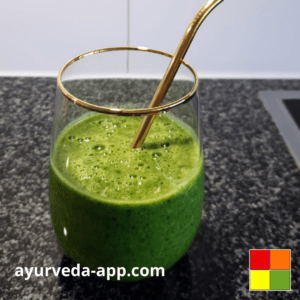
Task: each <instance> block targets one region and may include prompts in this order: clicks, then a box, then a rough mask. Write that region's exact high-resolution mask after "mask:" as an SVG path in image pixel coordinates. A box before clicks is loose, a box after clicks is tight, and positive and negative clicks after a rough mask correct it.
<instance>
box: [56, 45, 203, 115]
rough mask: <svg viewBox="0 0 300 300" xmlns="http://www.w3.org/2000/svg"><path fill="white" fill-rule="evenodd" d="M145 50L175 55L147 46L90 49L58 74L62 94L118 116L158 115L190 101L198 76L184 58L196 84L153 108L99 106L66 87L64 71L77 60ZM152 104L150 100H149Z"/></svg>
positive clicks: (94, 109)
mask: <svg viewBox="0 0 300 300" xmlns="http://www.w3.org/2000/svg"><path fill="white" fill-rule="evenodd" d="M128 50H129V51H143V52H151V53H155V54H160V55H163V56H166V57H169V58H172V57H173V55H171V54H169V53H166V52H163V51H159V50H154V49H149V48H147V47H110V48H102V49H97V50H93V51H89V52H86V53H83V54H80V55H78V56H76V57H74V58H72V59H71V60H69V61H68V62H67V63H66V64H65V65H64V66H63V67H62V68H61V69H60V71H59V73H58V76H57V84H58V87H59V89H60V91H61V92H62V94H63V95H64V96H65V98H66V99H67V100H69V101H71V102H72V103H73V104H75V105H77V106H80V107H82V108H86V109H88V110H90V111H95V112H99V113H105V114H110V115H118V116H146V115H156V114H159V113H161V112H164V111H167V110H169V109H171V108H174V107H176V106H178V105H181V104H183V103H186V102H188V101H189V100H190V99H191V98H192V97H193V96H194V95H195V93H196V91H197V87H198V76H197V73H196V72H195V70H194V69H193V68H192V67H191V66H190V65H189V64H188V63H187V62H185V61H184V60H182V59H181V60H180V64H183V65H184V66H186V67H187V68H188V69H189V70H190V71H191V73H192V74H193V75H194V86H193V87H192V89H191V90H190V91H189V92H188V93H187V94H186V95H185V96H184V97H182V98H180V99H178V100H175V101H173V102H171V103H168V104H165V105H160V106H156V107H152V108H139V109H122V108H111V107H110V108H109V107H104V106H98V105H95V104H91V103H88V102H86V101H83V100H80V99H78V98H77V97H75V96H74V95H72V94H71V93H69V92H68V91H67V90H66V88H65V87H64V85H63V83H62V80H61V77H62V75H63V73H64V71H65V70H66V69H67V68H68V67H69V66H70V65H72V64H73V63H75V62H76V61H78V60H80V59H82V58H84V57H86V56H89V55H93V54H98V53H104V52H110V51H128ZM149 104H150V102H149Z"/></svg>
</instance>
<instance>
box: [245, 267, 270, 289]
mask: <svg viewBox="0 0 300 300" xmlns="http://www.w3.org/2000/svg"><path fill="white" fill-rule="evenodd" d="M251 290H270V271H264V270H250V291H251Z"/></svg>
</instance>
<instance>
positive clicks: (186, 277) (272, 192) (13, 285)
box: [0, 77, 300, 300]
mask: <svg viewBox="0 0 300 300" xmlns="http://www.w3.org/2000/svg"><path fill="white" fill-rule="evenodd" d="M278 89H282V90H299V89H300V81H299V80H208V79H207V80H201V81H200V87H199V94H200V96H201V99H202V102H201V115H202V125H203V143H204V155H205V157H204V159H205V162H204V167H205V198H204V208H203V217H202V220H201V222H200V226H199V230H198V233H197V235H196V238H195V240H194V243H193V244H192V246H191V248H190V249H189V251H188V252H187V254H186V255H185V256H184V257H183V258H182V259H181V260H180V261H179V262H178V263H177V264H176V265H175V266H173V267H172V268H171V269H170V270H168V271H167V272H166V276H165V277H163V278H152V279H147V280H143V281H140V282H134V283H121V282H111V281H106V280H103V279H99V278H97V277H64V276H62V275H61V274H60V275H59V276H58V277H56V276H54V274H53V273H51V274H50V275H49V276H48V277H46V276H41V277H37V276H31V278H30V279H29V280H25V277H16V276H15V271H16V268H17V267H22V268H24V267H27V268H30V267H39V268H40V267H55V268H57V267H59V266H72V264H73V262H72V261H71V260H70V259H69V258H68V257H67V256H65V255H64V254H63V252H62V250H61V248H60V246H59V245H58V242H57V240H56V237H55V234H54V231H53V229H52V225H51V220H50V213H49V204H48V191H47V188H48V168H49V149H50V131H51V126H52V121H53V109H54V98H55V90H56V79H55V78H23V77H22V78H21V77H16V78H8V77H0V105H1V106H0V136H1V143H0V201H1V205H0V299H1V300H7V299H47V300H50V299H300V291H299V287H300V205H299V200H300V197H299V195H300V192H299V187H300V178H299V177H300V176H299V169H297V167H296V164H295V162H294V160H293V159H292V157H291V155H290V154H289V152H288V149H287V147H286V145H285V143H284V141H283V139H282V137H281V136H280V134H279V131H278V129H277V127H276V126H275V124H274V123H273V121H272V119H271V117H270V115H269V114H268V113H267V111H266V110H265V108H264V107H263V105H262V103H261V101H260V100H259V99H258V97H257V94H258V91H260V90H278ZM249 249H291V270H292V282H291V288H292V291H289V292H286V291H281V292H251V293H250V292H249V269H248V268H249Z"/></svg>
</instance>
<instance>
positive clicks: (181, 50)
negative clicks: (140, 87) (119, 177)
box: [131, 0, 223, 149]
mask: <svg viewBox="0 0 300 300" xmlns="http://www.w3.org/2000/svg"><path fill="white" fill-rule="evenodd" d="M222 1H223V0H208V1H206V2H205V3H204V4H203V6H202V7H201V8H200V10H199V11H198V12H197V14H196V15H195V16H194V18H193V19H192V21H191V22H190V24H189V26H188V27H187V29H186V31H185V33H184V35H183V37H182V38H181V41H180V43H179V45H178V47H177V49H176V51H175V53H174V55H173V57H172V59H171V62H170V64H169V66H168V68H167V70H166V72H165V75H164V77H163V79H162V80H161V82H160V84H159V86H158V88H157V90H156V92H155V94H154V97H153V99H152V101H151V103H150V105H149V108H151V107H156V106H159V105H160V104H161V102H162V101H163V99H164V97H165V95H166V93H167V91H168V89H169V87H170V85H171V83H172V81H173V79H174V77H175V75H176V73H177V71H178V68H179V65H180V61H181V59H183V57H184V55H185V54H186V52H187V50H188V48H189V46H190V44H191V42H192V40H193V37H194V35H195V33H196V32H197V30H198V28H199V26H200V24H201V23H202V22H203V20H204V19H205V18H206V17H207V15H208V14H209V13H210V12H211V11H212V10H213V9H214V8H215V7H216V6H217V5H218V4H220V3H221V2H222ZM154 118H155V115H150V116H146V117H144V119H143V121H142V123H141V125H140V128H139V130H138V132H137V133H136V136H135V138H134V141H133V143H132V144H131V147H132V148H133V149H136V148H140V147H141V145H142V144H143V141H144V139H145V137H146V135H147V134H148V132H149V129H150V127H151V124H152V122H153V120H154Z"/></svg>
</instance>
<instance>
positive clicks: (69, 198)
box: [49, 114, 203, 280]
mask: <svg viewBox="0 0 300 300" xmlns="http://www.w3.org/2000/svg"><path fill="white" fill-rule="evenodd" d="M141 120H142V118H140V117H119V116H108V115H104V114H93V115H88V116H85V117H82V118H80V119H78V120H76V121H75V122H73V123H71V124H69V125H68V126H67V127H66V128H65V129H64V130H63V132H62V133H61V134H60V135H59V137H58V138H57V140H56V142H55V145H54V151H53V155H52V157H51V159H50V180H49V198H50V209H51V218H52V223H53V227H54V230H55V232H56V235H57V237H58V240H59V243H60V244H61V246H62V248H63V250H64V251H65V253H66V254H67V255H68V256H69V257H70V258H72V259H73V260H74V261H75V262H78V263H80V265H81V266H82V267H83V266H87V267H89V268H91V269H92V270H97V268H98V267H125V268H126V270H127V273H130V271H131V269H132V268H133V267H139V268H142V267H148V268H150V267H164V268H165V269H167V268H169V267H171V266H172V265H174V264H175V263H176V262H177V261H178V260H179V259H180V258H181V257H182V256H183V255H184V253H185V252H186V251H187V249H188V248H189V246H190V245H191V243H192V241H193V238H194V236H195V234H196V232H197V229H198V225H199V221H200V218H201V210H202V197H203V160H202V157H201V156H200V148H199V141H198V138H197V136H196V135H195V134H194V132H193V131H192V129H191V128H190V127H188V126H187V125H186V124H184V123H183V122H182V121H179V120H178V119H176V118H175V117H170V116H169V115H168V114H161V115H159V116H156V118H155V120H154V122H153V124H152V126H151V129H150V131H149V133H148V135H147V138H146V140H145V142H144V145H143V146H142V148H140V149H138V150H136V151H133V150H132V149H131V148H130V144H131V142H132V141H133V138H134V136H135V134H136V132H137V129H138V128H139V125H140V123H141ZM141 278H144V277H127V276H126V277H124V278H123V280H137V279H141Z"/></svg>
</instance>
